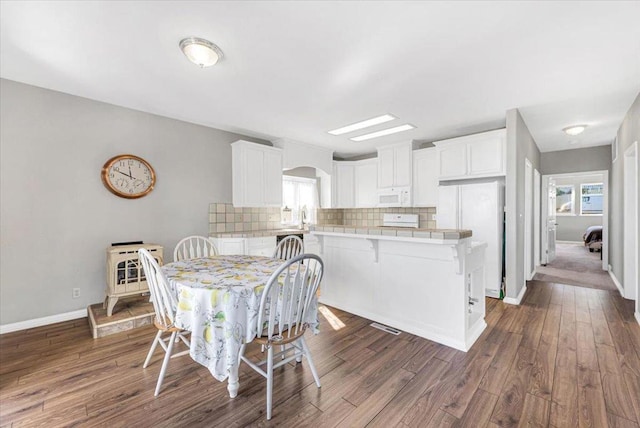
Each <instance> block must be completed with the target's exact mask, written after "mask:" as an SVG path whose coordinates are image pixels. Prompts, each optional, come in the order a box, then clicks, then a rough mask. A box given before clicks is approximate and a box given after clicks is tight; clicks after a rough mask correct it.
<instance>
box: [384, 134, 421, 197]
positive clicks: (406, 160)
mask: <svg viewBox="0 0 640 428" xmlns="http://www.w3.org/2000/svg"><path fill="white" fill-rule="evenodd" d="M412 150H413V146H412V143H410V142H409V143H401V144H394V145H391V146H386V147H380V148H378V187H379V188H381V189H383V188H388V187H406V186H411V166H412V165H411V154H412Z"/></svg>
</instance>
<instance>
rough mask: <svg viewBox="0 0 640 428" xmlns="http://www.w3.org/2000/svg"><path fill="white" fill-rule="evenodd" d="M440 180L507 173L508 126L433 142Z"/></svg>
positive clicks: (495, 175)
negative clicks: (505, 128)
mask: <svg viewBox="0 0 640 428" xmlns="http://www.w3.org/2000/svg"><path fill="white" fill-rule="evenodd" d="M433 144H434V145H435V146H436V150H437V162H438V164H437V167H438V178H439V180H458V179H467V178H482V177H499V176H504V175H505V174H506V130H504V129H498V130H495V131H489V132H483V133H481V134H474V135H467V136H465V137H459V138H452V139H450V140H443V141H436V142H434V143H433Z"/></svg>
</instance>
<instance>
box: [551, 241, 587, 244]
mask: <svg viewBox="0 0 640 428" xmlns="http://www.w3.org/2000/svg"><path fill="white" fill-rule="evenodd" d="M556 244H580V245H584V242H582V241H556Z"/></svg>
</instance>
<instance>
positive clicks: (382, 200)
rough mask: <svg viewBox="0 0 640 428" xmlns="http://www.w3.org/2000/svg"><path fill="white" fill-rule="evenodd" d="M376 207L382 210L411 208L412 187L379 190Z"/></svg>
mask: <svg viewBox="0 0 640 428" xmlns="http://www.w3.org/2000/svg"><path fill="white" fill-rule="evenodd" d="M376 202H377V203H376V206H378V207H381V208H385V207H386V208H393V207H410V206H411V187H388V188H385V189H378V195H377V200H376Z"/></svg>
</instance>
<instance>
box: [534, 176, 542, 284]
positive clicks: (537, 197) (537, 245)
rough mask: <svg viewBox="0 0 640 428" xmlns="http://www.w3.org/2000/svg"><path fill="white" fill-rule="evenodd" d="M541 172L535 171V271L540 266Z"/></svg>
mask: <svg viewBox="0 0 640 428" xmlns="http://www.w3.org/2000/svg"><path fill="white" fill-rule="evenodd" d="M541 180H542V177H541V175H540V171H538V170H537V169H535V168H534V169H533V269H534V272H535V269H536V268H537V267H538V266H540V233H541V231H540V209H541V205H540V196H541V191H542V187H541V186H542V181H541Z"/></svg>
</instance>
